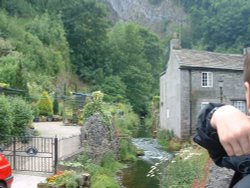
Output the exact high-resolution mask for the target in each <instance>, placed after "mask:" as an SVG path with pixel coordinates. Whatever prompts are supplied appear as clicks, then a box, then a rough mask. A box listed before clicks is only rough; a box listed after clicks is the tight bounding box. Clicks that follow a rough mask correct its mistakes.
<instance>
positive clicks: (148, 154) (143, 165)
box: [122, 138, 171, 188]
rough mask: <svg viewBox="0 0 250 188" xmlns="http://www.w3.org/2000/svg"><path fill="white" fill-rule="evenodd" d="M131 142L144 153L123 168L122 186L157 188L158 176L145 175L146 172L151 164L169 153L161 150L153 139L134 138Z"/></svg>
mask: <svg viewBox="0 0 250 188" xmlns="http://www.w3.org/2000/svg"><path fill="white" fill-rule="evenodd" d="M133 144H134V145H135V146H136V147H137V148H138V149H143V150H144V153H145V155H144V156H141V157H139V159H138V160H137V161H136V162H135V163H133V164H131V165H130V166H129V167H128V168H126V169H124V170H123V176H122V183H123V186H124V187H125V188H159V180H158V178H157V177H156V176H154V177H147V174H148V172H149V171H150V168H151V166H152V165H154V164H155V163H157V162H159V161H160V160H161V159H163V158H168V159H169V158H171V155H170V154H169V153H167V152H165V151H163V150H161V147H160V146H159V144H158V143H157V141H156V140H155V139H149V138H135V139H133Z"/></svg>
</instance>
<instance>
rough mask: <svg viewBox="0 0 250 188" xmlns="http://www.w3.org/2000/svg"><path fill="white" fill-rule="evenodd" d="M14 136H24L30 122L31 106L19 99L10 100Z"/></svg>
mask: <svg viewBox="0 0 250 188" xmlns="http://www.w3.org/2000/svg"><path fill="white" fill-rule="evenodd" d="M11 104H12V111H13V131H12V135H14V136H25V135H26V129H27V127H28V125H30V124H31V122H32V118H33V116H32V110H31V106H30V105H29V104H28V103H27V102H25V101H24V100H23V99H21V98H12V99H11Z"/></svg>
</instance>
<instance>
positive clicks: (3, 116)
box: [0, 95, 13, 135]
mask: <svg viewBox="0 0 250 188" xmlns="http://www.w3.org/2000/svg"><path fill="white" fill-rule="evenodd" d="M0 106H1V108H0V134H1V135H9V134H10V133H11V131H12V128H13V116H12V108H11V106H10V103H9V101H8V99H7V97H5V96H4V95H0Z"/></svg>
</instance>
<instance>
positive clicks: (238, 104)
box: [232, 100, 247, 114]
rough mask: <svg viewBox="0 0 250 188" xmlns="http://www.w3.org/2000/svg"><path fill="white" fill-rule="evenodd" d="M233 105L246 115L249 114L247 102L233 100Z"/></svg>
mask: <svg viewBox="0 0 250 188" xmlns="http://www.w3.org/2000/svg"><path fill="white" fill-rule="evenodd" d="M232 103H233V106H234V107H235V108H237V109H239V110H240V111H242V112H243V113H245V114H246V113H247V104H246V101H245V100H233V101H232Z"/></svg>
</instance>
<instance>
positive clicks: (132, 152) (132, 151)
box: [120, 139, 136, 161]
mask: <svg viewBox="0 0 250 188" xmlns="http://www.w3.org/2000/svg"><path fill="white" fill-rule="evenodd" d="M120 158H121V160H122V161H135V160H136V148H135V147H134V146H133V144H132V142H131V140H128V139H121V140H120Z"/></svg>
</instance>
